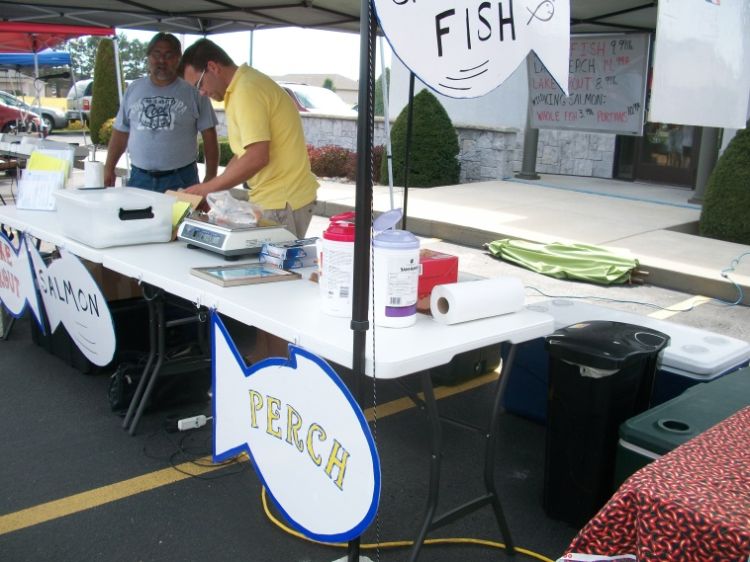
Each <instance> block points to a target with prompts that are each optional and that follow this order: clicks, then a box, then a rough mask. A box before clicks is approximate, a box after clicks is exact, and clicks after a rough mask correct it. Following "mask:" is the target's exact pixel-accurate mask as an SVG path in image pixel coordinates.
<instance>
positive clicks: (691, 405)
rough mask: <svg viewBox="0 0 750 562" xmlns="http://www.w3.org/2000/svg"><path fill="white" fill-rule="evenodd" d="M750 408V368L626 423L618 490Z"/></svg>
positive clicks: (618, 462) (617, 469)
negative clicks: (664, 457)
mask: <svg viewBox="0 0 750 562" xmlns="http://www.w3.org/2000/svg"><path fill="white" fill-rule="evenodd" d="M748 405H750V367H746V368H744V369H740V370H739V371H735V372H734V373H730V374H728V375H725V376H723V377H721V378H719V379H716V380H714V381H711V382H707V383H704V384H699V385H696V386H693V387H690V388H688V389H687V390H686V391H685V392H684V393H682V394H680V395H679V396H677V397H675V398H672V399H671V400H668V401H667V402H664V403H663V404H660V405H659V406H656V407H655V408H651V409H650V410H647V411H645V412H643V413H642V414H639V415H637V416H635V417H632V418H630V419H629V420H627V421H625V422H624V423H623V424H622V425H621V426H620V440H619V442H618V444H617V454H616V459H615V489H617V488H618V487H619V486H620V484H622V483H623V482H624V481H625V480H626V479H627V478H628V477H629V476H630V475H631V474H633V473H634V472H636V471H637V470H638V469H640V468H642V467H644V466H646V465H647V464H648V463H650V462H651V461H653V460H655V459H658V458H659V457H661V456H662V455H664V454H666V453H668V452H669V451H671V450H672V449H674V448H676V447H678V446H679V445H682V444H683V443H684V442H685V441H687V440H689V439H691V438H693V437H695V436H696V435H698V434H699V433H702V432H703V431H705V430H707V429H708V428H710V427H711V426H714V425H716V424H717V423H719V422H721V421H723V420H725V419H726V418H728V417H729V416H731V415H732V414H734V413H735V412H737V411H739V410H741V409H742V408H744V407H745V406H748Z"/></svg>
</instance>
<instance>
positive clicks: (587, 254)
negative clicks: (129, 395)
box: [485, 238, 638, 285]
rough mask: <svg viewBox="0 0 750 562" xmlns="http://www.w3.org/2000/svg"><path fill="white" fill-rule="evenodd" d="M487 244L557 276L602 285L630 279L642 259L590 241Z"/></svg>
mask: <svg viewBox="0 0 750 562" xmlns="http://www.w3.org/2000/svg"><path fill="white" fill-rule="evenodd" d="M485 247H486V248H487V249H488V250H489V252H490V253H491V254H492V255H493V256H495V257H496V258H500V259H502V260H505V261H509V262H512V263H515V264H517V265H520V266H523V267H525V268H527V269H530V270H532V271H536V272H537V273H542V274H544V275H549V276H550V277H555V278H557V279H575V280H578V281H588V282H590V283H599V284H602V285H613V284H620V283H628V282H629V281H630V275H631V272H632V271H633V269H635V268H636V267H638V260H636V259H634V258H631V257H629V256H623V255H620V254H616V253H614V252H612V251H611V250H607V249H605V248H601V247H599V246H589V245H587V244H560V243H558V242H555V243H552V244H539V243H536V242H526V241H524V240H511V239H509V238H503V239H502V240H495V241H494V242H490V243H489V244H485Z"/></svg>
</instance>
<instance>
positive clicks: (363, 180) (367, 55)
mask: <svg viewBox="0 0 750 562" xmlns="http://www.w3.org/2000/svg"><path fill="white" fill-rule="evenodd" d="M359 22H360V23H359V37H360V49H359V98H358V102H359V105H358V107H359V116H358V118H357V186H356V201H355V204H354V210H355V211H356V213H357V219H356V226H355V230H354V280H353V288H352V323H351V328H352V332H353V336H352V370H353V371H354V383H353V384H354V388H353V392H354V397H355V399H356V400H357V401H358V402H359V404H360V405H362V404H363V400H362V380H363V378H364V376H365V346H366V343H367V340H366V337H367V330H368V329H369V327H370V322H369V303H368V295H369V293H370V230H371V228H372V138H373V134H374V133H373V131H374V127H375V117H374V107H373V105H374V104H373V93H374V91H375V35H376V31H377V23H376V22H375V14H374V13H373V10H372V5H371V3H370V0H362V2H361V8H360V19H359ZM359 543H360V539H359V537H357V538H356V539H353V540H351V541H349V545H348V549H347V560H348V561H349V562H355V561H357V560H359Z"/></svg>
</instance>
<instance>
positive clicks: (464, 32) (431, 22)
mask: <svg viewBox="0 0 750 562" xmlns="http://www.w3.org/2000/svg"><path fill="white" fill-rule="evenodd" d="M375 8H376V10H377V15H378V20H379V21H380V26H381V27H382V28H383V31H384V32H385V36H386V37H387V38H388V41H389V43H390V44H391V47H392V48H393V50H394V52H395V53H396V55H398V58H399V59H401V61H402V62H403V63H404V64H405V65H406V66H407V67H408V68H409V69H411V71H412V72H414V74H416V75H417V76H419V78H420V79H421V80H422V81H423V82H424V83H425V84H427V85H428V86H430V87H431V88H433V89H434V90H436V91H437V92H439V93H441V94H443V95H445V96H449V97H452V98H475V97H479V96H482V95H484V94H486V93H487V92H489V91H491V90H493V89H495V88H496V87H497V86H499V85H500V84H502V83H503V82H504V81H505V79H506V78H508V76H510V75H511V74H512V73H513V72H514V71H515V69H516V68H517V67H518V65H519V64H520V63H521V62H522V61H523V60H524V59H525V58H526V55H527V54H528V53H529V52H530V51H534V52H535V53H536V55H537V57H539V59H540V60H541V61H542V62H543V64H544V65H545V66H546V68H547V70H548V71H549V73H550V74H551V75H552V77H553V78H554V79H555V81H556V82H557V83H558V84H559V85H560V88H561V89H562V90H563V91H564V92H565V94H566V95H567V93H568V62H569V61H568V59H569V54H570V2H569V0H493V1H487V0H484V1H480V0H375Z"/></svg>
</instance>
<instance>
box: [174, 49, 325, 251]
mask: <svg viewBox="0 0 750 562" xmlns="http://www.w3.org/2000/svg"><path fill="white" fill-rule="evenodd" d="M181 68H182V74H183V77H184V78H185V80H186V81H187V82H188V83H189V84H193V85H194V86H195V87H196V88H197V89H198V91H199V92H200V93H201V95H204V96H208V97H210V98H211V99H214V100H216V101H222V100H223V101H224V109H225V115H226V123H227V131H228V134H229V146H230V148H231V149H232V153H233V154H234V156H233V157H232V160H231V161H230V162H229V164H228V165H227V166H226V168H225V170H224V172H223V173H222V174H221V175H218V176H216V177H214V178H213V179H211V180H209V181H206V182H203V183H199V184H195V185H192V186H190V187H188V188H187V189H186V190H185V191H187V192H189V193H195V194H198V195H201V196H202V197H205V196H206V195H207V194H209V193H211V192H214V191H221V190H224V189H230V188H232V187H235V186H238V185H241V184H242V183H243V182H247V183H248V185H249V187H250V201H252V202H253V203H256V204H258V205H259V206H260V207H262V208H263V216H264V217H265V218H268V219H270V220H274V221H276V222H278V223H280V224H283V225H284V226H285V227H286V228H287V229H288V230H289V231H290V232H292V233H293V234H294V235H295V236H297V237H298V238H304V236H305V233H306V232H307V227H308V225H309V224H310V219H311V218H312V212H313V207H314V205H315V197H316V193H317V190H318V181H317V179H316V178H315V176H314V175H313V173H312V172H311V171H310V160H309V158H308V156H307V146H306V144H305V136H304V132H303V131H302V121H301V119H300V116H299V112H298V111H297V108H296V107H295V105H294V102H293V101H292V99H291V98H290V97H289V95H288V94H287V93H286V92H285V91H284V90H283V89H282V88H281V87H280V86H279V85H278V84H276V82H274V81H273V80H272V79H271V78H269V77H268V76H266V75H265V74H263V73H262V72H259V71H257V70H255V69H254V68H252V67H250V66H248V65H246V64H243V65H241V66H237V65H236V64H234V62H233V61H232V59H231V58H230V57H229V55H227V53H226V52H225V51H224V50H223V49H222V48H221V47H219V46H218V45H217V44H216V43H214V42H213V41H210V40H208V39H200V40H199V41H196V42H195V43H193V44H192V45H191V46H190V47H188V48H187V49H186V50H185V52H184V53H183V55H182V63H181Z"/></svg>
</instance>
